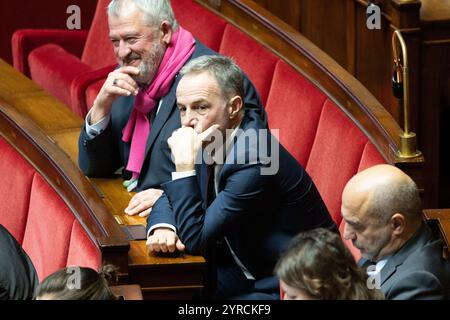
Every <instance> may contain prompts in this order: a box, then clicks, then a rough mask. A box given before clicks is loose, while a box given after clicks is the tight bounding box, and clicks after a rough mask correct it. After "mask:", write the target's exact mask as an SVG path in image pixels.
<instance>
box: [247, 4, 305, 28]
mask: <svg viewBox="0 0 450 320" xmlns="http://www.w3.org/2000/svg"><path fill="white" fill-rule="evenodd" d="M255 2H256V3H258V4H260V5H261V6H262V7H264V8H266V9H267V10H269V11H270V12H272V13H273V14H274V15H276V16H277V17H278V18H280V19H281V20H283V21H285V22H286V23H288V24H289V25H290V26H292V27H293V28H294V29H296V30H300V26H301V21H302V19H301V17H302V15H301V14H302V9H301V6H302V0H283V1H273V0H256V1H255Z"/></svg>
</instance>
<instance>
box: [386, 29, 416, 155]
mask: <svg viewBox="0 0 450 320" xmlns="http://www.w3.org/2000/svg"><path fill="white" fill-rule="evenodd" d="M396 39H398V41H399V42H400V46H401V48H402V59H400V57H399V55H398V52H397V45H396V41H395V40H396ZM392 50H393V55H394V65H395V70H394V78H395V79H397V81H399V82H398V83H397V84H400V85H402V87H403V92H402V96H401V97H399V98H400V99H402V100H403V117H404V130H403V132H402V133H401V134H400V150H398V151H397V156H398V157H399V158H414V157H418V156H421V155H422V153H421V152H420V151H419V150H417V143H416V134H415V133H414V132H412V131H410V129H409V127H410V125H409V112H410V105H409V75H408V52H407V49H406V43H405V40H404V39H403V36H402V34H401V32H400V31H399V30H395V31H394V33H393V35H392ZM401 62H403V65H402V63H401ZM395 84H396V81H395V80H394V86H395ZM394 91H395V89H394Z"/></svg>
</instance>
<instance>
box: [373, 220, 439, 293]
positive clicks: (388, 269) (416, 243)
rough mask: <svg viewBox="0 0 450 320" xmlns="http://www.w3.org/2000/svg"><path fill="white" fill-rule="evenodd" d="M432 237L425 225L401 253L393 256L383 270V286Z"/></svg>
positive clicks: (398, 252)
mask: <svg viewBox="0 0 450 320" xmlns="http://www.w3.org/2000/svg"><path fill="white" fill-rule="evenodd" d="M430 236H431V231H430V230H429V229H428V227H427V226H426V225H425V224H423V225H422V227H421V228H420V229H419V230H418V231H417V232H416V234H415V235H414V236H412V237H411V239H409V240H408V242H407V243H406V244H405V245H404V246H403V247H402V248H401V249H400V250H399V251H397V252H396V253H395V254H394V255H393V256H391V257H390V258H389V259H388V262H387V263H386V265H385V266H384V267H383V269H381V273H380V274H381V279H380V280H381V285H383V283H385V282H386V281H387V280H388V279H389V278H390V277H391V276H392V275H393V274H394V273H395V272H396V271H397V268H398V267H400V266H401V265H402V264H403V262H404V261H405V260H406V259H407V258H408V257H409V256H410V255H412V254H414V252H415V251H416V250H417V249H418V248H421V247H423V246H424V245H425V243H426V242H427V240H428V239H429V237H430Z"/></svg>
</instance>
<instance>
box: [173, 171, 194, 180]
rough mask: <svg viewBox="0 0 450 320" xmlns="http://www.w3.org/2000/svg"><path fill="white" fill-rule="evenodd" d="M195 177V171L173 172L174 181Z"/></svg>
mask: <svg viewBox="0 0 450 320" xmlns="http://www.w3.org/2000/svg"><path fill="white" fill-rule="evenodd" d="M192 176H195V170H191V171H181V172H172V181H174V180H178V179H183V178H187V177H192Z"/></svg>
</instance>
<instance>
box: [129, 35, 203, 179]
mask: <svg viewBox="0 0 450 320" xmlns="http://www.w3.org/2000/svg"><path fill="white" fill-rule="evenodd" d="M194 45H195V40H194V37H193V36H192V34H191V33H190V32H189V31H187V30H185V29H183V28H181V27H179V28H178V30H177V31H176V32H175V33H174V34H173V35H172V40H171V42H170V44H169V46H168V47H167V50H166V52H165V54H164V57H163V59H162V61H161V65H160V66H159V69H158V73H157V74H156V76H155V78H154V79H153V81H152V83H151V84H150V85H149V86H148V88H147V89H146V90H141V91H139V93H138V94H137V96H136V98H135V101H134V106H133V111H132V112H131V115H130V118H129V119H128V122H127V124H126V126H125V128H124V129H123V131H122V134H123V135H122V141H124V142H130V141H131V149H130V155H129V157H128V164H127V170H128V171H130V172H132V173H133V178H132V179H137V178H138V176H139V173H140V172H141V169H142V164H143V163H144V158H145V147H146V144H147V139H148V137H149V134H150V122H149V121H148V118H147V115H148V114H149V113H150V112H151V111H152V110H153V109H154V108H155V107H156V106H157V102H158V100H159V99H160V98H161V97H164V96H165V95H166V94H167V93H168V92H169V90H170V87H171V86H172V83H173V81H174V79H175V75H176V74H177V73H178V71H180V69H181V68H182V67H183V65H184V63H185V62H186V61H187V60H188V59H189V58H190V56H191V55H192V53H193V52H194Z"/></svg>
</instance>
